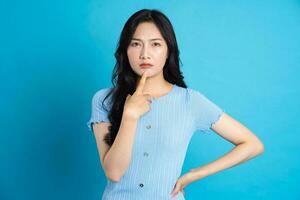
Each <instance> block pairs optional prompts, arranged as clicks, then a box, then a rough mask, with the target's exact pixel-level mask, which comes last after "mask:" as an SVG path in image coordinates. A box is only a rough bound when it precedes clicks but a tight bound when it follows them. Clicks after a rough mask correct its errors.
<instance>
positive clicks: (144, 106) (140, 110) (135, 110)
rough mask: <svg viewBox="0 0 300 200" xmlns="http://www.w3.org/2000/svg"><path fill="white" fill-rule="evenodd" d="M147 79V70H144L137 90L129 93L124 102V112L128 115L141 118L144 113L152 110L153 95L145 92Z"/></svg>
mask: <svg viewBox="0 0 300 200" xmlns="http://www.w3.org/2000/svg"><path fill="white" fill-rule="evenodd" d="M146 79H147V70H145V71H144V73H143V75H142V77H141V79H140V81H139V83H138V86H137V88H136V91H135V92H134V93H133V94H132V95H130V94H128V95H127V97H126V100H125V104H124V113H125V114H126V116H129V117H133V118H134V119H139V118H140V117H141V116H142V115H143V114H144V113H146V112H148V111H149V110H150V103H151V95H150V94H145V93H144V91H143V90H144V86H145V83H146Z"/></svg>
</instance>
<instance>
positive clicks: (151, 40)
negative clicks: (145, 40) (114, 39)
mask: <svg viewBox="0 0 300 200" xmlns="http://www.w3.org/2000/svg"><path fill="white" fill-rule="evenodd" d="M132 40H138V41H142V40H141V39H138V38H132ZM153 40H161V41H162V39H161V38H153V39H149V41H153Z"/></svg>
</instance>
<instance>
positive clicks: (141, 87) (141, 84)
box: [136, 70, 147, 94]
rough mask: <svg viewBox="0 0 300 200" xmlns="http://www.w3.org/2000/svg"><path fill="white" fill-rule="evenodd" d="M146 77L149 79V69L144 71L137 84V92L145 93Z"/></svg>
mask: <svg viewBox="0 0 300 200" xmlns="http://www.w3.org/2000/svg"><path fill="white" fill-rule="evenodd" d="M146 79H147V70H146V71H144V73H143V75H142V77H141V79H140V81H139V83H138V85H137V88H136V93H138V94H143V90H144V86H145V83H146Z"/></svg>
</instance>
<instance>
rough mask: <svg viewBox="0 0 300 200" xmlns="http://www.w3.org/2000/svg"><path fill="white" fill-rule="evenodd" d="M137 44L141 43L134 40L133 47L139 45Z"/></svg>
mask: <svg viewBox="0 0 300 200" xmlns="http://www.w3.org/2000/svg"><path fill="white" fill-rule="evenodd" d="M137 45H139V43H137V42H132V43H131V46H133V47H135V46H137Z"/></svg>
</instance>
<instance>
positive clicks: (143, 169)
mask: <svg viewBox="0 0 300 200" xmlns="http://www.w3.org/2000/svg"><path fill="white" fill-rule="evenodd" d="M109 90H110V88H104V89H101V90H99V91H97V92H96V93H95V95H94V96H93V99H92V105H91V106H92V111H91V118H90V120H89V121H88V122H87V125H88V128H89V130H90V131H93V130H92V123H95V122H109V120H108V117H107V114H108V113H107V112H106V111H105V110H104V109H103V107H102V100H103V98H104V97H105V95H106V94H107V93H108V92H109ZM109 100H110V97H109V98H108V99H106V101H105V105H106V106H108V108H109V109H110V108H111V107H110V106H111V104H109V103H108V102H109ZM223 112H225V111H224V110H223V109H221V108H220V107H219V106H218V105H216V104H215V103H213V102H212V101H211V100H209V99H208V98H207V97H206V96H205V95H203V94H202V93H200V92H199V91H197V90H194V89H191V88H183V87H179V86H177V85H174V86H173V88H172V90H171V91H170V92H169V93H167V94H166V95H164V96H161V97H159V98H154V99H153V100H152V103H151V104H150V111H149V112H146V113H145V114H144V115H142V116H141V117H140V119H139V121H138V124H137V129H136V134H135V141H134V145H133V149H132V160H131V163H130V165H129V167H128V169H127V171H126V173H125V174H124V175H123V177H122V178H121V180H120V181H119V182H114V181H111V180H110V179H108V178H107V179H106V180H107V185H106V187H105V190H104V193H103V196H102V200H141V199H143V200H148V199H149V200H153V199H155V200H156V199H159V200H167V199H177V200H184V199H185V198H184V195H183V194H182V193H181V192H179V193H178V194H177V195H176V196H175V197H174V198H171V195H170V193H171V192H172V190H173V188H174V185H175V183H176V181H177V179H178V178H179V177H180V176H181V170H182V166H183V161H184V159H185V155H186V151H187V148H188V145H189V142H190V139H191V137H192V136H193V133H194V132H195V131H197V130H199V131H201V132H202V133H206V132H208V131H209V129H210V128H211V126H212V124H213V123H215V122H216V121H218V119H219V118H220V116H221V114H222V113H223Z"/></svg>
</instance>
